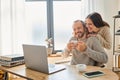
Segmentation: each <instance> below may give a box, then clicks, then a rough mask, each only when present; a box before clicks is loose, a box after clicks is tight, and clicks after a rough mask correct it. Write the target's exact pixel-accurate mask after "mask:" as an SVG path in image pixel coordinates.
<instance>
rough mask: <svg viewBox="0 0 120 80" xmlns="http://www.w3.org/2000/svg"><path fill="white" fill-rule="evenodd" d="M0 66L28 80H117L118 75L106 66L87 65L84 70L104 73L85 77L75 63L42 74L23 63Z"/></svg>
mask: <svg viewBox="0 0 120 80" xmlns="http://www.w3.org/2000/svg"><path fill="white" fill-rule="evenodd" d="M0 68H1V69H3V70H5V71H8V72H10V73H13V74H15V75H18V76H21V77H23V78H26V79H30V80H31V79H34V80H119V77H118V76H117V74H115V73H114V72H113V71H112V70H110V69H107V68H100V67H95V66H87V69H86V71H96V70H101V71H103V72H104V73H105V75H103V76H99V77H94V78H86V77H84V76H83V75H82V73H80V72H78V70H77V69H76V67H75V65H66V69H65V70H62V71H59V72H56V73H54V74H50V75H48V74H44V73H41V72H38V71H34V70H31V69H27V68H26V67H25V65H21V66H17V67H12V68H5V67H0Z"/></svg>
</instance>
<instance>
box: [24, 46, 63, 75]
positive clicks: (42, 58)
mask: <svg viewBox="0 0 120 80" xmlns="http://www.w3.org/2000/svg"><path fill="white" fill-rule="evenodd" d="M23 53H24V59H25V66H26V67H27V68H30V69H33V70H36V71H40V72H43V73H46V74H52V73H55V72H58V71H61V70H64V69H65V66H64V65H62V64H59V65H57V64H48V59H47V51H46V47H45V46H41V45H28V44H23Z"/></svg>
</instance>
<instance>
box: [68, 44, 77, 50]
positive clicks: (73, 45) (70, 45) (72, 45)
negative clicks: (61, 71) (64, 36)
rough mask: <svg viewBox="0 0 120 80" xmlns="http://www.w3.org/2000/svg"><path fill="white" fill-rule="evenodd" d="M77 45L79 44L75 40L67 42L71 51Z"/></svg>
mask: <svg viewBox="0 0 120 80" xmlns="http://www.w3.org/2000/svg"><path fill="white" fill-rule="evenodd" d="M76 46H77V44H75V43H73V42H69V43H68V44H67V49H68V50H70V51H71V50H72V49H75V48H76Z"/></svg>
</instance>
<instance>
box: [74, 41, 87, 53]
mask: <svg viewBox="0 0 120 80" xmlns="http://www.w3.org/2000/svg"><path fill="white" fill-rule="evenodd" d="M86 48H87V46H86V44H85V42H83V41H79V42H78V43H77V47H76V49H77V50H78V51H80V52H83V51H85V50H86Z"/></svg>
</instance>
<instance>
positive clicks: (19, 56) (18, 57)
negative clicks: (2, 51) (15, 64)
mask: <svg viewBox="0 0 120 80" xmlns="http://www.w3.org/2000/svg"><path fill="white" fill-rule="evenodd" d="M23 59H24V56H23V55H22V54H11V55H3V56H0V60H5V61H17V60H23Z"/></svg>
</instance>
